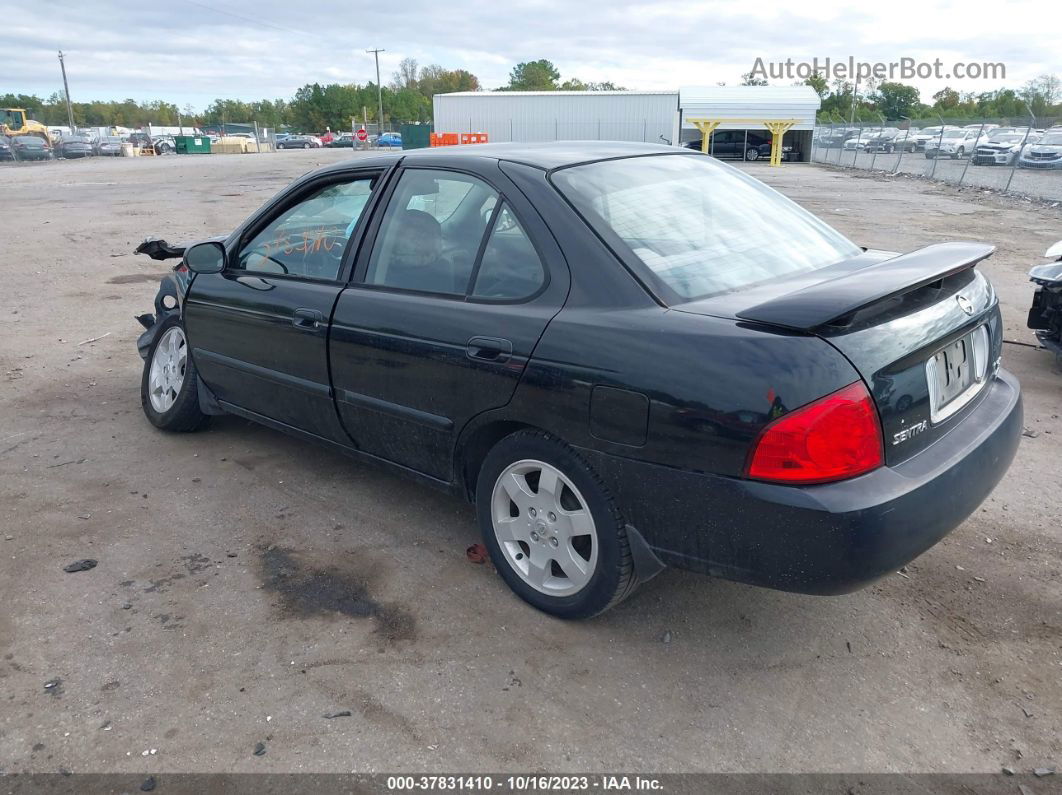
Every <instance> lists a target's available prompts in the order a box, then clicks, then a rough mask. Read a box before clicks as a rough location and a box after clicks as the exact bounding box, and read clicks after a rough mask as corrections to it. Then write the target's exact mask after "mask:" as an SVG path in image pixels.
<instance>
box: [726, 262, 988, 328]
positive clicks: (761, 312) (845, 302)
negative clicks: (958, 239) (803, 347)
mask: <svg viewBox="0 0 1062 795" xmlns="http://www.w3.org/2000/svg"><path fill="white" fill-rule="evenodd" d="M995 250H996V247H995V246H989V245H987V244H985V243H936V244H934V245H932V246H926V247H925V248H920V249H918V250H917V251H912V252H911V253H910V254H901V255H900V256H898V257H893V258H892V259H888V260H885V261H884V262H880V263H878V264H876V265H871V266H869V267H867V268H862V269H860V270H857V271H855V272H853V273H845V274H842V275H840V276H837V277H835V278H833V279H827V280H826V281H824V282H821V283H819V284H813V285H811V286H810V287H805V288H803V289H801V290H797V291H796V292H793V293H789V294H788V295H783V296H781V297H779V298H773V299H771V300H770V301H765V302H764V303H762V304H757V305H756V306H752V307H749V308H748V309H743V310H741V311H740V312H738V313H737V316H738V317H739V318H742V319H743V320H754V321H756V322H759V323H770V324H771V325H774V326H784V327H786V328H792V329H799V330H801V331H810V330H811V329H813V328H817V327H819V326H824V325H826V324H827V323H829V322H830V321H831V320H835V319H837V318H839V317H843V316H844V315H848V314H851V313H852V312H855V311H856V310H857V309H862V308H863V307H866V306H869V305H870V304H873V303H876V302H878V301H883V300H885V299H886V298H892V297H894V296H897V295H903V294H904V293H909V292H911V291H913V290H917V289H918V288H919V287H925V286H926V285H927V284H932V283H933V282H936V281H940V280H941V279H943V278H945V277H947V276H952V275H954V274H956V273H960V272H961V271H964V270H968V269H970V268H972V267H973V266H974V265H976V264H977V263H978V262H981V261H982V260H983V259H986V258H987V257H990V256H992V253H993V252H994V251H995Z"/></svg>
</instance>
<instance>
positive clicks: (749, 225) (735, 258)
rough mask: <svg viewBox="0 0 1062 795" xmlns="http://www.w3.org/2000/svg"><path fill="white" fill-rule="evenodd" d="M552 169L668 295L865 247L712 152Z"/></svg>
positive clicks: (766, 275) (778, 272)
mask: <svg viewBox="0 0 1062 795" xmlns="http://www.w3.org/2000/svg"><path fill="white" fill-rule="evenodd" d="M552 179H553V182H554V184H555V185H556V186H557V188H558V189H559V190H560V191H561V193H562V194H564V196H565V197H567V199H568V200H569V201H570V202H571V203H572V204H573V205H574V206H575V207H576V208H577V209H578V210H579V211H580V213H582V215H583V217H584V218H586V219H587V221H588V222H589V223H590V225H591V226H593V227H594V229H595V230H596V231H597V232H598V233H599V234H600V235H601V236H602V237H603V238H604V239H605V240H606V241H607V242H608V243H610V244H611V245H612V246H613V247H614V248H615V249H617V250H618V252H619V253H620V255H621V257H622V258H623V259H624V260H626V261H627V262H629V263H631V264H632V265H633V266H634V268H635V269H636V270H637V271H638V272H639V275H640V276H641V277H643V278H644V279H645V280H646V281H648V282H649V284H650V286H652V287H653V288H654V289H656V290H657V291H658V292H660V293H661V294H663V296H664V297H665V299H668V298H669V299H671V300H675V301H684V300H692V299H695V298H705V297H708V296H710V295H716V294H718V293H724V292H729V291H734V290H740V289H742V288H745V287H750V286H752V285H754V284H758V283H760V282H764V281H768V280H771V279H776V278H779V277H783V276H790V275H793V274H797V273H806V272H808V271H813V270H817V269H819V268H824V267H826V266H828V265H833V264H834V263H837V262H840V261H841V260H843V259H848V258H849V257H854V256H856V255H857V254H859V253H861V250H860V248H859V247H858V246H856V245H855V244H854V243H852V242H851V241H850V240H848V239H847V238H845V237H844V236H842V235H841V234H840V233H839V232H837V231H835V230H834V229H832V228H830V227H829V226H827V225H826V224H824V223H823V222H822V221H820V220H819V219H818V218H816V217H815V216H813V215H812V214H811V213H809V212H807V211H806V210H804V209H802V208H801V207H799V206H798V205H796V204H794V203H793V202H791V201H790V200H789V199H787V198H785V197H784V196H782V195H781V194H780V193H778V192H777V191H774V190H772V189H771V188H768V187H767V186H766V185H764V184H763V183H761V182H759V181H758V180H755V179H752V178H751V177H748V176H746V175H745V174H743V173H742V172H740V171H738V170H737V169H735V168H731V167H730V166H727V165H724V164H722V163H720V162H718V161H716V160H714V159H711V158H708V157H702V156H698V155H658V156H652V157H635V158H627V159H622V160H607V161H602V162H598V163H590V164H587V165H582V166H573V167H571V168H565V169H562V170H559V171H557V172H555V173H554V174H553V176H552Z"/></svg>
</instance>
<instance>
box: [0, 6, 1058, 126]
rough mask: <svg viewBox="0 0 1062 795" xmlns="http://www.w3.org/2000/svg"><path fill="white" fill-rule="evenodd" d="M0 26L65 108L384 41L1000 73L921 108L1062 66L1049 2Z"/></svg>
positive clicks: (929, 83) (258, 87) (482, 66)
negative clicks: (934, 64) (936, 64)
mask: <svg viewBox="0 0 1062 795" xmlns="http://www.w3.org/2000/svg"><path fill="white" fill-rule="evenodd" d="M989 12H991V13H989ZM0 20H3V25H2V26H0V52H3V53H4V58H3V61H2V62H0V63H2V67H0V94H3V93H7V92H12V93H26V94H38V95H41V96H44V97H47V96H50V95H51V94H52V93H53V92H55V91H58V90H61V89H62V78H61V75H60V72H59V64H58V61H57V57H56V52H57V50H60V49H61V50H62V51H63V53H64V55H65V57H66V66H67V74H68V78H69V82H70V94H71V97H72V98H73V99H74V100H75V101H88V100H93V99H104V100H107V99H125V98H127V97H131V98H133V99H136V100H139V101H144V100H151V99H162V100H165V101H168V102H173V103H175V104H177V105H178V106H180V107H182V108H183V107H185V106H186V105H191V106H192V107H193V108H195V109H196V110H201V109H203V108H204V107H206V106H207V105H208V104H210V102H211V101H213V100H214V99H215V98H227V99H243V100H254V99H276V98H290V97H291V96H292V94H294V92H295V90H296V89H297V88H299V87H300V86H302V85H304V84H306V83H313V82H320V83H332V82H340V83H350V82H355V83H365V82H367V81H370V80H375V75H376V72H375V64H374V61H373V57H372V55H370V54H368V53H366V52H365V50H366V49H369V48H373V47H381V48H384V49H385V52H382V53H380V72H381V76H382V79H383V81H384V83H386V82H388V81H389V80H390V79H391V74H392V73H393V72H394V71H395V70H396V68H397V66H398V63H399V61H400V60H401V59H402V58H404V57H412V58H415V59H416V60H417V61H418V62H419V63H420V64H421V65H425V64H429V63H437V64H440V65H442V66H444V67H446V68H449V69H458V68H460V69H467V70H468V71H470V72H472V73H473V74H475V75H476V76H478V77H479V79H480V82H481V84H482V86H483V87H484V88H496V87H498V86H501V85H504V84H505V83H506V82H507V81H508V75H509V71H510V69H512V67H513V66H514V65H515V64H516V63H518V62H520V61H528V60H537V59H539V58H547V59H549V60H551V61H553V63H554V64H556V65H557V67H558V68H559V69H560V71H561V74H562V77H563V78H567V77H578V78H579V79H581V80H583V81H605V80H610V81H612V82H614V83H616V84H618V85H621V86H623V87H625V88H631V89H649V90H676V89H678V88H679V87H680V86H692V85H715V84H716V83H719V82H725V83H727V84H728V85H734V84H737V83H739V82H740V76H741V74H742V73H744V72H747V71H749V70H750V69H751V68H752V66H753V64H754V63H755V61H756V59H757V58H762V59H763V60H764V61H765V62H781V61H785V60H786V59H787V58H791V59H793V60H794V61H795V62H799V61H810V60H811V59H812V58H818V59H819V60H820V61H822V60H823V59H825V58H827V57H829V58H831V59H833V60H834V61H837V60H847V59H848V58H849V57H852V58H855V59H856V60H857V61H867V62H878V61H881V62H890V61H898V60H899V59H900V58H904V57H906V58H912V59H914V60H915V61H933V60H934V59H937V58H939V59H941V60H942V61H943V62H944V64H945V69H946V70H947V69H950V67H951V65H952V64H953V63H955V62H960V61H961V62H965V63H970V62H992V63H996V62H1001V63H1003V64H1005V66H1006V79H1005V80H1001V79H988V80H985V79H980V80H975V79H963V80H956V79H952V80H939V79H926V80H917V79H916V80H910V81H905V82H910V83H912V84H914V85H916V86H917V87H918V88H919V90H920V91H921V92H922V99H923V101H926V100H929V101H931V99H930V97H931V95H932V94H933V93H934V92H936V91H938V90H939V89H940V88H942V87H944V85H946V84H948V85H951V87H952V88H955V89H957V90H959V91H988V90H994V89H997V88H1001V87H1004V86H1010V87H1015V88H1017V87H1019V86H1021V85H1022V84H1023V83H1025V82H1026V81H1028V80H1030V79H1032V78H1035V77H1036V76H1037V75H1040V74H1042V73H1044V72H1053V73H1062V54H1060V53H1062V50H1060V49H1059V48H1058V43H1057V36H1058V30H1059V23H1060V22H1062V3H1058V2H1057V1H1056V0H1009V2H1007V3H1006V4H1003V5H999V4H994V3H993V4H989V3H982V2H977V1H976V0H973V1H971V0H964V1H963V2H958V3H950V2H939V1H938V0H892V1H891V2H888V3H858V2H855V0H804V2H800V0H787V2H785V3H771V2H764V1H763V0H761V2H739V0H726V2H698V1H697V0H681V2H673V1H672V0H662V1H661V2H637V1H635V2H625V1H624V0H613V1H612V2H598V0H582V1H581V2H576V3H572V2H558V1H557V0H532V1H531V2H517V1H513V0H510V2H497V0H495V2H480V3H467V2H465V3H462V2H454V3H439V2H437V0H432V1H431V2H425V1H424V0H402V1H401V2H391V3H389V2H372V1H371V0H361V2H357V1H352V0H338V1H337V0H310V1H309V2H293V0H254V2H237V0H226V2H214V1H213V0H165V1H164V2H146V3H144V2H132V1H131V0H123V1H122V2H109V1H108V0H95V1H94V0H83V2H65V1H64V0H57V1H52V2H41V3H27V2H18V1H17V0H0ZM1030 20H1036V24H1031V23H1030ZM772 82H778V83H780V84H788V83H789V82H792V81H788V80H781V81H772Z"/></svg>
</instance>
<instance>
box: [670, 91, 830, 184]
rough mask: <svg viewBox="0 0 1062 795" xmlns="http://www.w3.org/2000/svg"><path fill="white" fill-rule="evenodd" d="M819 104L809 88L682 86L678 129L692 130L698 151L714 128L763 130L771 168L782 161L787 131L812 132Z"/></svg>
mask: <svg viewBox="0 0 1062 795" xmlns="http://www.w3.org/2000/svg"><path fill="white" fill-rule="evenodd" d="M820 105H821V101H820V99H819V95H818V94H816V93H815V90H814V89H813V88H811V86H684V87H682V88H681V89H680V90H679V119H680V127H681V126H683V125H689V126H693V127H696V128H697V129H698V130H699V131H700V133H701V136H702V137H701V150H702V151H704V152H707V151H708V138H709V136H710V135H711V133H713V132H714V131H715V130H716V129H717V128H719V127H721V126H722V127H725V128H729V129H734V128H737V127H745V128H748V127H750V126H754V127H760V126H762V127H765V128H766V129H767V130H768V131H770V133H771V165H772V166H777V165H780V164H781V162H782V138H783V136H784V135H785V133H786V132H788V131H789V130H793V129H796V130H812V129H814V127H815V114H816V113H817V112H818V109H819V106H820Z"/></svg>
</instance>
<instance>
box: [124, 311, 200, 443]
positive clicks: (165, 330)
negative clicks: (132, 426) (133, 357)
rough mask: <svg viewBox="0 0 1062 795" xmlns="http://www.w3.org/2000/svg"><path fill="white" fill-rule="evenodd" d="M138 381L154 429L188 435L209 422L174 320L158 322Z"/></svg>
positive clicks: (185, 344) (183, 339) (184, 342)
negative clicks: (200, 401) (200, 404)
mask: <svg viewBox="0 0 1062 795" xmlns="http://www.w3.org/2000/svg"><path fill="white" fill-rule="evenodd" d="M161 323H162V326H161V328H160V329H159V331H158V333H157V334H156V335H155V341H154V342H153V343H152V345H151V350H150V351H149V352H148V356H147V359H145V360H144V373H143V376H142V377H141V379H140V405H141V406H142V407H143V409H144V415H145V416H146V417H147V418H148V422H150V423H151V424H152V425H154V426H155V427H156V428H161V429H162V430H164V431H172V432H174V433H187V432H190V431H196V430H199V429H200V428H202V427H203V426H204V425H206V423H207V422H208V421H209V420H210V417H208V416H207V415H206V414H204V413H203V412H202V411H200V409H199V374H198V373H197V372H196V369H195V362H193V361H192V357H191V356H190V355H189V350H188V340H187V338H186V337H185V335H184V327H183V326H182V324H181V321H180V319H179V318H177V317H175V316H174V317H169V318H166V319H165V320H162V321H161Z"/></svg>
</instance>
